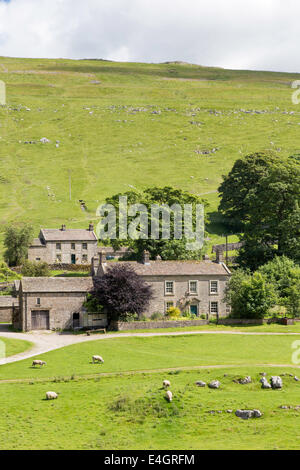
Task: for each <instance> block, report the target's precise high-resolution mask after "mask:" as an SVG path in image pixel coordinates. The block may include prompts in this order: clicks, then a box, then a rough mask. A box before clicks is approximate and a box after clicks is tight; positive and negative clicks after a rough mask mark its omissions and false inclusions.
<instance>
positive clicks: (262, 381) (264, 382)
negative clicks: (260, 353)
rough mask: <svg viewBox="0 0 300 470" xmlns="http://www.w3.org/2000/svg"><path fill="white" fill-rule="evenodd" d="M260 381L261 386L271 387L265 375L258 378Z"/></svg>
mask: <svg viewBox="0 0 300 470" xmlns="http://www.w3.org/2000/svg"><path fill="white" fill-rule="evenodd" d="M260 383H261V388H265V389H268V388H272V387H271V385H270V384H269V382H268V381H267V379H266V378H265V377H263V378H262V379H260Z"/></svg>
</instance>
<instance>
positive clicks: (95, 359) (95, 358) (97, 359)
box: [92, 356, 104, 364]
mask: <svg viewBox="0 0 300 470" xmlns="http://www.w3.org/2000/svg"><path fill="white" fill-rule="evenodd" d="M92 359H93V364H95V362H101V363H103V362H104V359H102V357H101V356H93V357H92Z"/></svg>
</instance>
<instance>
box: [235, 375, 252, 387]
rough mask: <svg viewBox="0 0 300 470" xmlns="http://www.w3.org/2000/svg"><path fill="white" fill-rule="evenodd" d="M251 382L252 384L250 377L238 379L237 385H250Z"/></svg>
mask: <svg viewBox="0 0 300 470" xmlns="http://www.w3.org/2000/svg"><path fill="white" fill-rule="evenodd" d="M251 382H252V380H251V377H250V375H248V376H247V377H245V378H244V379H239V380H238V383H239V384H241V385H247V384H251Z"/></svg>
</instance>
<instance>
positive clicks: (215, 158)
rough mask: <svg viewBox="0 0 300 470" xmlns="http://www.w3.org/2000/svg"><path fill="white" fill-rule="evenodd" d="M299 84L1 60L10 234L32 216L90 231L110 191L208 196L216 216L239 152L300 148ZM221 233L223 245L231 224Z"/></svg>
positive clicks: (2, 187) (252, 76) (175, 68)
mask: <svg viewBox="0 0 300 470" xmlns="http://www.w3.org/2000/svg"><path fill="white" fill-rule="evenodd" d="M295 79H299V75H297V74H294V75H292V74H284V73H274V72H271V73H268V72H249V71H231V70H223V69H218V68H207V67H200V66H196V65H189V64H174V63H170V64H157V65H156V64H137V63H122V64H121V63H115V62H108V61H96V60H81V61H72V60H40V59H14V58H0V80H3V81H4V82H5V83H6V86H7V106H6V107H2V108H0V123H1V128H0V227H1V228H0V230H3V226H4V224H5V223H7V222H18V221H23V220H24V221H30V222H31V223H32V224H33V225H34V227H35V229H36V231H38V228H39V227H40V226H44V227H58V226H59V225H60V224H61V223H62V222H65V223H66V224H67V225H68V226H69V227H73V228H76V227H84V226H86V225H87V223H88V222H89V221H90V220H96V216H95V212H96V208H97V206H98V205H99V203H100V202H102V201H103V199H104V198H105V197H106V196H109V195H111V194H114V193H116V192H118V191H126V190H128V189H130V188H132V187H135V188H139V189H142V188H144V187H147V186H149V185H166V184H168V185H173V186H175V187H180V188H183V189H187V190H189V191H191V192H194V193H197V194H201V195H205V197H206V198H207V200H208V201H209V202H210V204H211V206H210V211H211V212H213V211H214V210H215V209H216V207H217V200H218V197H217V193H216V190H217V187H218V185H219V183H220V181H221V178H222V175H223V174H225V173H227V172H228V171H229V170H230V169H231V167H232V165H233V162H234V161H235V160H236V159H237V158H238V157H239V156H240V155H244V154H247V153H249V152H253V151H257V150H261V149H271V148H272V149H278V152H279V155H281V156H282V158H285V157H286V156H288V155H290V154H292V153H295V152H299V151H300V136H299V124H300V107H297V106H295V105H293V104H292V101H291V96H292V90H291V87H290V85H291V82H292V81H293V80H295ZM291 112H292V113H293V114H291ZM42 137H46V138H48V139H50V140H51V142H50V143H46V144H42V143H41V142H40V139H41V138H42ZM56 141H60V142H59V144H58V145H59V146H56ZM25 142H36V143H25ZM214 148H215V149H218V150H217V151H216V152H214V153H211V154H209V155H205V154H201V152H203V151H207V150H209V151H211V150H212V149H214ZM69 172H71V180H72V195H71V200H70V198H69ZM79 199H83V200H85V202H86V205H87V208H88V211H87V212H83V211H82V209H81V208H80V204H79ZM211 231H212V232H213V233H212V234H211V237H212V241H216V240H218V239H219V238H218V237H219V236H220V235H221V234H222V227H219V226H218V225H214V226H213V227H212V228H211ZM0 242H1V234H0Z"/></svg>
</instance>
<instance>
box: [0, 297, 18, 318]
mask: <svg viewBox="0 0 300 470" xmlns="http://www.w3.org/2000/svg"><path fill="white" fill-rule="evenodd" d="M18 308H19V299H18V298H17V297H13V296H11V295H0V323H12V320H13V316H14V314H15V313H16V312H17V311H18Z"/></svg>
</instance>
